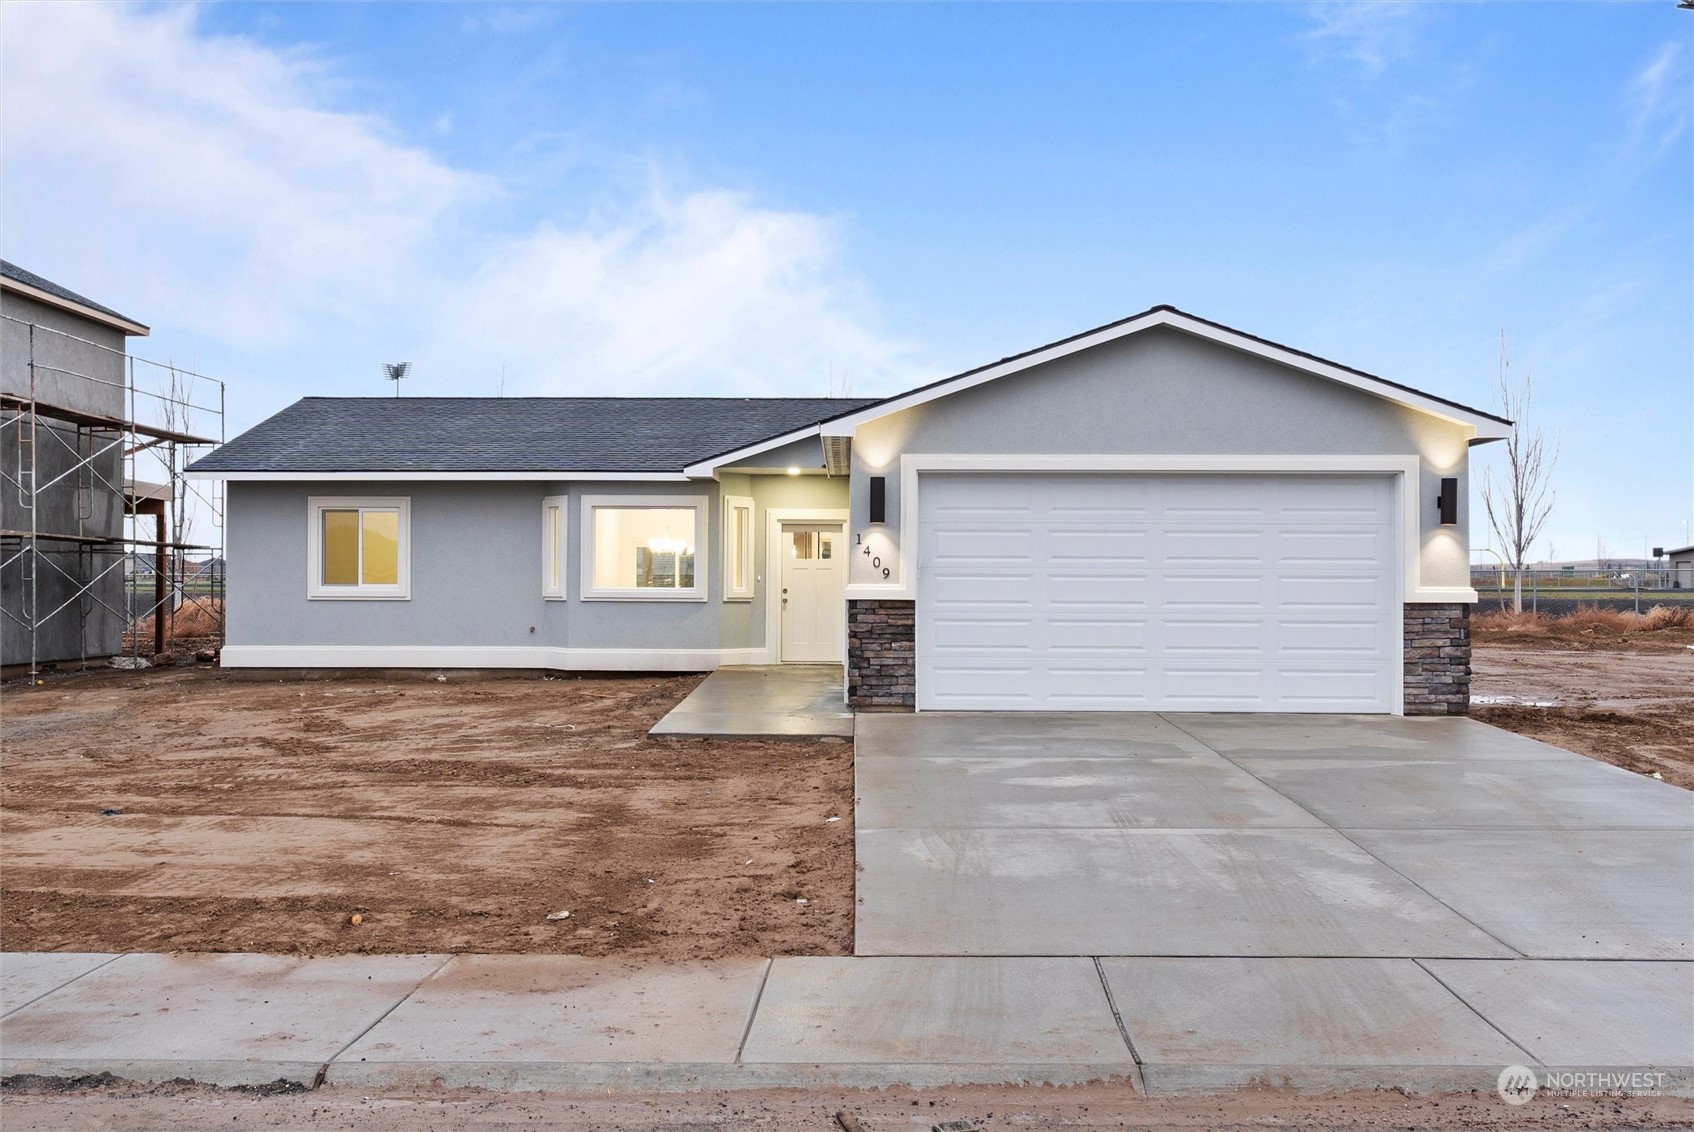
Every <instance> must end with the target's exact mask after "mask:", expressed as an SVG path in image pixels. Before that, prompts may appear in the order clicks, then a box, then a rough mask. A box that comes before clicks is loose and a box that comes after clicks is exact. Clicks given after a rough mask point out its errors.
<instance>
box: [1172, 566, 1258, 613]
mask: <svg viewBox="0 0 1694 1132" xmlns="http://www.w3.org/2000/svg"><path fill="white" fill-rule="evenodd" d="M1159 582H1160V590H1161V593H1162V596H1163V605H1164V607H1165V608H1166V609H1171V610H1184V611H1187V610H1189V609H1208V610H1216V611H1218V612H1229V611H1239V610H1247V609H1264V608H1265V607H1266V606H1267V605H1269V604H1270V599H1269V594H1270V592H1271V591H1272V590H1273V587H1272V585H1271V584H1270V583H1271V579H1270V578H1268V577H1267V576H1266V575H1264V574H1242V573H1222V572H1219V573H1208V574H1196V573H1187V572H1184V573H1170V574H1166V575H1164V576H1163V577H1162V578H1160V579H1159Z"/></svg>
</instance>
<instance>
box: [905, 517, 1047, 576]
mask: <svg viewBox="0 0 1694 1132" xmlns="http://www.w3.org/2000/svg"><path fill="white" fill-rule="evenodd" d="M1037 541H1038V540H1037V539H1036V536H1035V533H1034V532H1033V531H1031V530H1028V529H1027V528H1026V529H1024V530H1015V529H1011V528H1007V529H1003V530H997V529H994V528H990V527H981V526H977V525H975V524H972V525H971V526H968V527H949V528H941V529H938V530H936V531H935V532H934V534H933V535H932V536H931V538H930V540H929V546H928V547H927V550H928V558H929V560H930V561H932V562H934V563H935V564H936V565H938V566H950V565H951V566H969V565H972V564H974V563H979V562H985V563H991V562H1027V561H1029V560H1030V559H1031V558H1032V557H1034V556H1035V555H1036V553H1037V549H1036V543H1037Z"/></svg>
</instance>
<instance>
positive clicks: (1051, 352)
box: [823, 310, 1511, 441]
mask: <svg viewBox="0 0 1694 1132" xmlns="http://www.w3.org/2000/svg"><path fill="white" fill-rule="evenodd" d="M1157 326H1168V327H1170V328H1172V329H1174V330H1180V331H1182V332H1183V333H1185V334H1192V335H1194V336H1195V337H1198V338H1205V339H1208V340H1209V341H1212V342H1217V343H1218V344H1220V345H1223V346H1228V347H1230V348H1231V349H1234V350H1240V351H1242V352H1243V353H1248V354H1254V355H1256V356H1258V357H1261V358H1265V359H1268V360H1270V361H1273V362H1276V363H1278V364H1280V365H1285V366H1288V367H1290V368H1292V369H1297V370H1302V371H1304V372H1306V373H1309V374H1313V375H1315V376H1317V377H1323V378H1328V379H1329V380H1330V381H1336V382H1340V383H1341V384H1343V385H1348V386H1351V387H1352V388H1354V389H1360V390H1363V391H1364V392H1366V393H1372V394H1375V395H1376V396H1378V397H1381V398H1383V399H1384V400H1387V401H1393V402H1395V403H1397V404H1400V405H1405V406H1407V407H1408V408H1412V409H1417V410H1419V411H1420V412H1425V413H1429V414H1430V415H1431V416H1436V417H1440V418H1442V419H1443V420H1449V421H1453V422H1454V423H1456V424H1461V425H1465V426H1467V427H1469V428H1472V429H1474V430H1475V435H1474V439H1475V440H1478V441H1486V440H1503V439H1505V438H1506V437H1507V436H1510V435H1511V426H1510V425H1505V424H1502V423H1500V422H1499V421H1497V420H1493V419H1491V418H1489V417H1487V416H1484V415H1482V414H1481V413H1473V412H1470V411H1469V410H1466V409H1461V408H1459V407H1457V406H1455V405H1448V404H1446V403H1444V402H1441V401H1437V400H1436V399H1435V398H1433V397H1427V396H1424V395H1423V394H1421V393H1414V392H1412V391H1411V390H1408V389H1401V388H1399V387H1398V386H1395V385H1390V384H1389V383H1388V382H1386V381H1382V380H1380V379H1378V378H1373V377H1367V376H1365V375H1364V374H1361V373H1354V372H1353V371H1352V370H1349V369H1344V368H1343V367H1341V366H1338V365H1334V364H1332V363H1329V362H1323V361H1319V360H1317V359H1315V358H1310V357H1307V356H1305V355H1304V354H1298V353H1295V352H1294V351H1293V350H1288V349H1285V348H1283V347H1281V346H1276V345H1273V344H1271V343H1269V342H1261V341H1260V340H1258V339H1256V338H1252V337H1249V336H1248V335H1245V334H1239V333H1236V332H1234V331H1231V330H1226V329H1224V328H1223V327H1218V326H1213V325H1211V324H1210V323H1207V322H1201V321H1200V320H1198V319H1194V318H1190V317H1188V316H1187V315H1183V314H1179V313H1177V312H1176V311H1166V310H1158V311H1150V312H1148V313H1147V314H1145V315H1142V316H1141V317H1139V318H1134V319H1131V320H1130V321H1128V322H1124V323H1120V324H1118V325H1116V326H1112V327H1108V328H1106V329H1104V330H1100V331H1097V332H1095V333H1093V334H1088V335H1084V336H1083V337H1080V338H1073V339H1071V340H1070V341H1068V342H1061V343H1059V344H1057V345H1054V346H1049V347H1048V348H1047V349H1045V350H1038V351H1037V352H1035V353H1033V354H1028V355H1026V356H1024V357H1021V358H1014V359H1012V360H1010V361H1006V362H1001V363H1000V364H999V365H994V366H989V367H987V368H986V369H981V370H977V371H976V372H974V373H969V374H965V375H963V376H961V377H957V378H954V379H953V380H952V381H946V382H942V383H941V384H939V385H934V386H931V387H929V388H927V389H919V390H914V391H913V392H911V393H908V394H906V395H905V396H904V397H897V398H895V399H893V400H891V401H885V402H883V403H881V404H878V405H871V406H869V407H867V408H864V409H860V410H859V411H858V412H856V413H850V414H848V415H847V416H844V417H838V418H836V419H835V420H833V421H825V422H824V423H823V435H825V436H852V435H853V433H854V430H855V429H857V428H858V427H859V426H860V425H861V424H864V423H865V422H867V421H873V420H876V419H877V418H878V417H884V416H887V415H889V414H890V413H898V412H901V411H902V410H905V409H910V408H912V407H914V406H917V405H922V404H926V403H928V402H930V401H934V400H937V399H939V398H942V397H946V396H949V395H951V394H954V393H959V392H961V391H963V390H966V389H971V388H974V387H975V386H978V385H983V384H986V383H987V382H990V381H996V380H998V379H999V378H1002V377H1007V376H1010V375H1011V374H1014V373H1021V372H1023V371H1024V370H1028V369H1033V368H1034V367H1036V366H1040V365H1046V364H1047V363H1048V362H1053V361H1057V360H1058V359H1060V358H1065V357H1069V356H1070V355H1072V354H1078V353H1081V352H1082V351H1084V350H1091V349H1093V348H1094V347H1095V346H1102V345H1105V344H1106V343H1108V342H1115V341H1117V340H1118V339H1120V338H1127V337H1129V336H1130V335H1131V334H1139V333H1140V332H1141V331H1143V330H1151V329H1152V328H1154V327H1157Z"/></svg>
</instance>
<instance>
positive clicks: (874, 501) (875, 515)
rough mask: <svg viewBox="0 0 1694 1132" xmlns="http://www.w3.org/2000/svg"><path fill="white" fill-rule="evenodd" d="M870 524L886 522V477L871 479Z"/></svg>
mask: <svg viewBox="0 0 1694 1132" xmlns="http://www.w3.org/2000/svg"><path fill="white" fill-rule="evenodd" d="M871 522H873V523H886V522H888V477H887V476H872V477H871Z"/></svg>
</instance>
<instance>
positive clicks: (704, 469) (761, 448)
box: [682, 425, 836, 480]
mask: <svg viewBox="0 0 1694 1132" xmlns="http://www.w3.org/2000/svg"><path fill="white" fill-rule="evenodd" d="M821 431H822V430H821V429H820V427H819V426H818V425H807V426H806V427H805V428H797V429H795V430H794V431H793V432H785V433H782V434H781V435H780V436H773V437H770V438H769V439H766V440H761V441H759V442H758V443H757V444H749V445H748V446H747V447H745V448H737V449H736V450H735V451H733V452H725V453H724V454H723V455H722V456H713V457H712V458H711V459H710V460H701V461H700V462H699V463H698V464H690V465H688V466H687V467H686V468H684V469H682V474H683V475H684V476H685V477H687V478H689V479H702V480H704V479H711V478H712V477H713V476H715V475H717V472H718V469H719V468H722V467H727V466H728V465H730V464H733V463H735V462H736V461H737V460H745V459H747V457H749V456H757V455H759V454H760V453H762V452H769V451H771V450H772V449H775V448H781V447H783V446H784V445H787V444H793V443H794V442H795V441H797V440H805V439H806V438H807V437H808V436H817V435H819V434H820V432H821ZM830 435H836V434H834V433H832V434H830Z"/></svg>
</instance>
